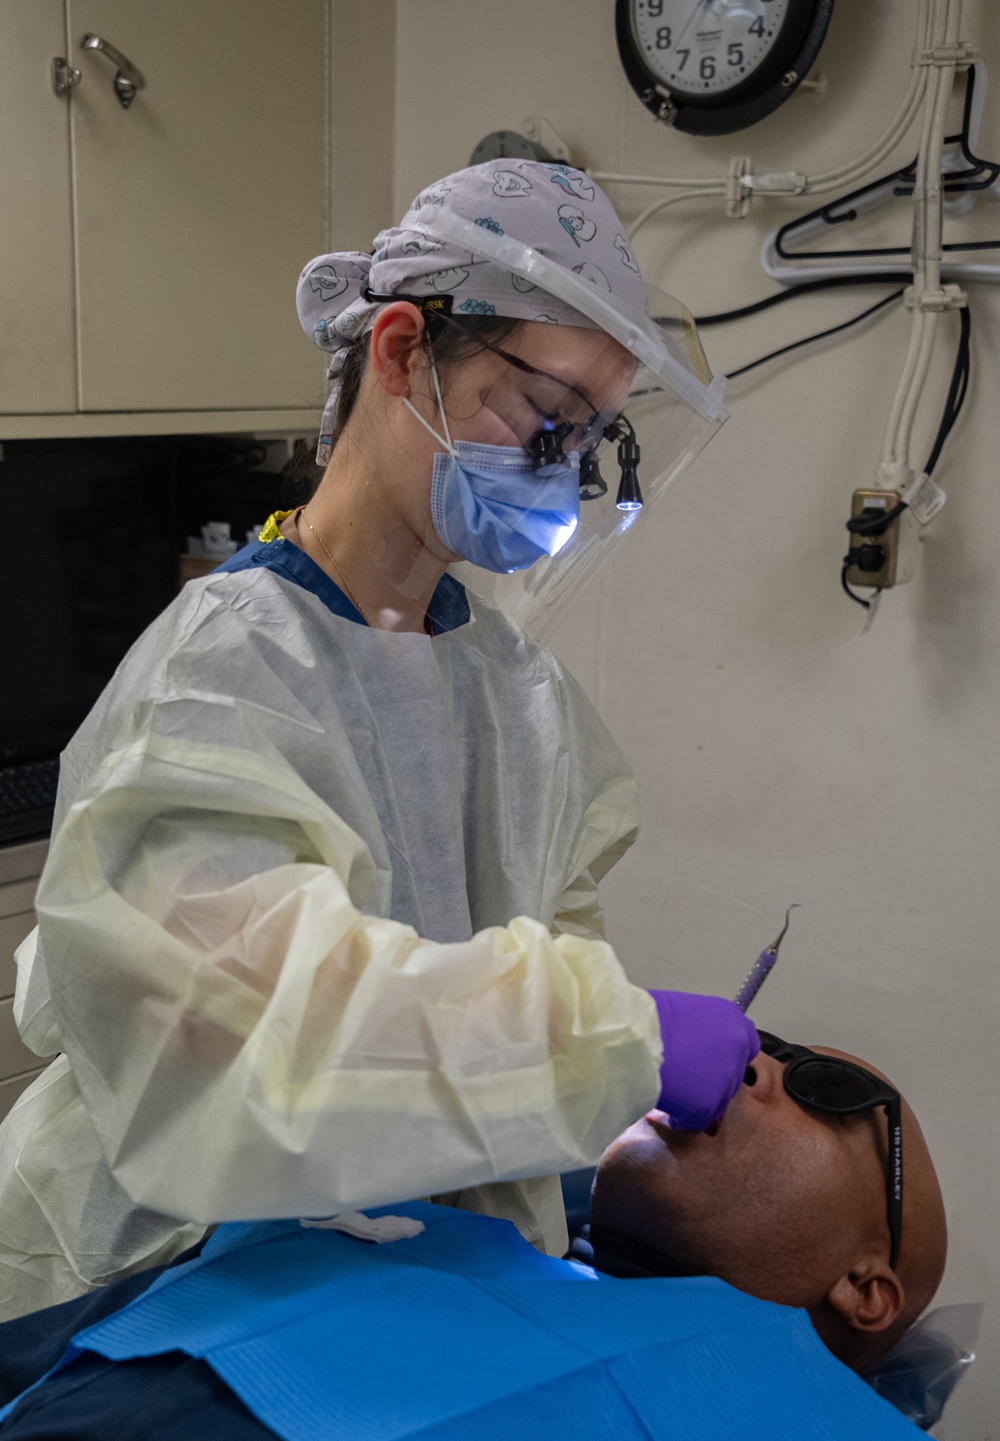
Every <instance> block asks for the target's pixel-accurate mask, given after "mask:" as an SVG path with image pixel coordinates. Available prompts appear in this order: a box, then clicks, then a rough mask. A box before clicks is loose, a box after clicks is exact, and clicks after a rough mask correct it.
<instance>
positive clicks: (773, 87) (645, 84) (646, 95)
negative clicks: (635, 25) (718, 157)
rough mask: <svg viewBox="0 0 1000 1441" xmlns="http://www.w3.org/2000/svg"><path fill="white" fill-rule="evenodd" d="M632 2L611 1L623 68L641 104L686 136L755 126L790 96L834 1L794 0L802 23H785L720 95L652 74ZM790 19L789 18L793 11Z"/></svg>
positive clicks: (817, 49)
mask: <svg viewBox="0 0 1000 1441" xmlns="http://www.w3.org/2000/svg"><path fill="white" fill-rule="evenodd" d="M632 4H633V0H616V3H615V35H616V37H617V40H618V54H619V56H620V58H621V62H622V68H623V69H624V71H625V74H626V76H627V78H628V82H629V84H630V85H631V86H632V89H633V90H634V91H635V93H636V95H637V96H638V97H639V99H640V101H641V102H642V104H643V105H645V107H646V109H647V110H649V111H650V112H651V113H652V114H653V115H655V116H656V118H657V120H662V121H664V123H665V124H668V125H670V126H671V127H672V128H673V129H674V130H680V131H683V132H684V133H685V134H687V135H730V134H732V132H733V131H735V130H746V129H747V128H748V126H751V125H756V124H757V122H758V121H760V120H763V119H764V118H765V117H766V116H768V115H771V114H772V113H773V112H774V111H775V110H777V109H778V107H779V106H780V105H783V104H784V102H785V101H786V100H787V99H788V97H789V96H790V95H794V94H795V91H796V90H797V89H798V87H799V85H800V84H801V82H802V81H803V80H804V79H805V77H806V75H807V74H808V73H809V71H810V69H811V68H812V66H813V65H814V64H815V61H816V57H817V55H818V54H819V52H820V48H821V46H822V44H823V41H824V40H825V39H826V32H827V30H828V29H829V25H830V19H831V17H832V15H833V5H834V0H793V5H800V6H801V8H802V20H801V22H800V23H799V24H795V23H792V24H789V23H788V22H787V21H786V24H785V26H784V27H783V31H782V35H781V36H779V38H778V41H777V42H776V44H775V46H774V49H773V50H772V51H771V54H770V55H769V56H768V57H767V59H766V61H764V62H763V64H762V65H761V66H759V67H758V69H757V70H756V71H755V72H754V73H753V74H752V75H750V76H748V77H747V79H746V80H741V81H740V83H739V85H738V86H732V87H731V88H730V89H729V90H727V91H725V92H723V93H722V94H721V96H720V95H719V94H718V93H717V94H716V95H715V96H709V95H706V96H699V95H694V96H692V95H687V94H683V93H681V92H680V91H674V90H671V89H670V87H669V86H668V85H665V84H664V82H663V81H662V80H661V79H660V78H659V76H657V75H654V74H653V72H652V70H650V68H649V66H648V65H647V64H646V59H645V56H644V55H643V53H642V51H641V50H640V49H639V46H638V43H637V42H636V39H635V35H634V34H633V31H632ZM789 19H790V20H792V21H793V22H794V10H793V11H791V12H790V15H789ZM786 32H787V34H786Z"/></svg>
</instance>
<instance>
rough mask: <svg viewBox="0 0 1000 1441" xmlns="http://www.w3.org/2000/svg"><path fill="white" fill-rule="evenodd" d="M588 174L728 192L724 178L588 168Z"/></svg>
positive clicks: (624, 181)
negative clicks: (635, 173)
mask: <svg viewBox="0 0 1000 1441" xmlns="http://www.w3.org/2000/svg"><path fill="white" fill-rule="evenodd" d="M586 174H587V175H588V176H589V177H590V179H591V180H600V181H607V182H608V183H609V184H612V183H613V184H616V185H666V186H673V187H675V188H676V187H680V188H682V189H683V188H684V187H687V189H689V190H712V191H716V192H717V193H718V194H719V195H724V194H725V193H726V182H725V180H724V179H715V180H699V179H698V178H697V177H693V176H690V175H683V176H676V177H673V178H671V177H670V176H666V175H615V174H612V173H611V172H610V171H609V170H588V171H587V172H586Z"/></svg>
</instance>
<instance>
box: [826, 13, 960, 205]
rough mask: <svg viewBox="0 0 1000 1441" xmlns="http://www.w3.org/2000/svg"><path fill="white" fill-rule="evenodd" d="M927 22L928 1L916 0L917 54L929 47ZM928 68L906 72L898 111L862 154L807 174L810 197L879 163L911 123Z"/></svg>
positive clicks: (842, 184)
mask: <svg viewBox="0 0 1000 1441" xmlns="http://www.w3.org/2000/svg"><path fill="white" fill-rule="evenodd" d="M930 19H931V3H930V0H920V3H919V6H918V9H917V38H916V48H917V50H918V51H924V50H927V49H929V48H930V47H929V43H928V42H929V34H928V26H929V23H930ZM929 68H930V67H928V66H925V65H915V66H913V68H912V70H911V71H910V82H909V85H908V87H907V90H906V94H905V96H904V97H903V101H902V103H901V105H900V107H899V109H898V110H897V111H896V114H895V115H894V116H893V118H892V120H890V122H889V124H888V127H887V128H886V130H885V131H884V132H883V134H882V135H881V136H880V137H879V139H878V140H876V141H875V142H874V143H873V144H872V145H870V146H869V147H868V149H867V150H866V151H864V153H863V154H861V155H859V156H858V157H857V159H856V160H853V161H851V162H850V163H849V164H847V165H840V166H837V167H836V168H835V169H834V170H826V171H821V172H820V173H819V174H818V175H810V176H809V177H808V178H807V182H806V183H807V187H808V190H809V193H810V194H817V193H819V192H820V191H823V190H837V189H840V188H841V187H842V186H846V185H850V184H851V183H852V182H853V181H854V180H856V179H858V180H860V179H862V178H863V177H864V176H865V175H868V174H870V173H871V171H872V170H873V169H874V168H875V166H877V165H879V164H881V162H882V160H883V159H884V158H885V156H886V155H888V154H889V153H890V151H892V150H893V149H894V148H895V146H896V144H897V142H898V141H899V140H900V139H902V137H903V135H905V133H906V131H907V130H909V128H910V126H911V125H912V124H913V119H914V116H915V115H916V113H917V110H918V109H919V106H920V102H921V100H922V98H923V92H924V90H925V89H926V86H927V72H928V69H929Z"/></svg>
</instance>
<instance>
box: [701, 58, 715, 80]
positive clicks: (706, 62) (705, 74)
mask: <svg viewBox="0 0 1000 1441" xmlns="http://www.w3.org/2000/svg"><path fill="white" fill-rule="evenodd" d="M698 73H699V74H700V75H701V78H702V80H714V79H715V61H714V60H713V59H712V57H711V55H703V56H702V57H701V64H700V66H699V67H698Z"/></svg>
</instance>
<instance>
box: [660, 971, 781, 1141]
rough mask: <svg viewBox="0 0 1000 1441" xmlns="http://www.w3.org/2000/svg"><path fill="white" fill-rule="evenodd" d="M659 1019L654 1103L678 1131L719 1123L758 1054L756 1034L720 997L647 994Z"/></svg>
mask: <svg viewBox="0 0 1000 1441" xmlns="http://www.w3.org/2000/svg"><path fill="white" fill-rule="evenodd" d="M649 994H650V995H651V996H652V997H653V1000H654V1001H655V1002H656V1009H657V1011H658V1012H659V1014H660V1030H661V1032H662V1034H663V1064H662V1066H661V1067H660V1099H659V1101H658V1102H657V1105H658V1107H659V1109H660V1110H661V1111H666V1113H667V1115H668V1116H670V1118H671V1120H672V1121H673V1122H674V1124H675V1125H676V1126H677V1128H678V1130H684V1131H703V1130H704V1129H705V1128H706V1126H709V1125H711V1123H712V1122H713V1121H717V1120H719V1119H720V1118H721V1117H722V1116H723V1115H724V1114H725V1110H726V1107H727V1106H728V1105H729V1102H730V1101H731V1100H732V1099H733V1097H734V1096H735V1095H736V1092H737V1091H738V1090H739V1088H740V1086H741V1085H742V1084H743V1075H744V1072H745V1071H746V1068H747V1066H749V1064H750V1062H751V1061H752V1060H753V1058H754V1056H756V1054H757V1052H758V1051H759V1050H760V1040H759V1038H758V1036H757V1029H756V1027H755V1026H754V1024H753V1022H752V1021H751V1020H749V1019H748V1018H747V1017H746V1016H745V1015H744V1014H743V1012H742V1011H741V1010H740V1008H739V1006H735V1005H734V1004H733V1002H732V1001H727V1000H724V999H723V998H722V996H692V995H689V994H688V992H686V991H650V993H649Z"/></svg>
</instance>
